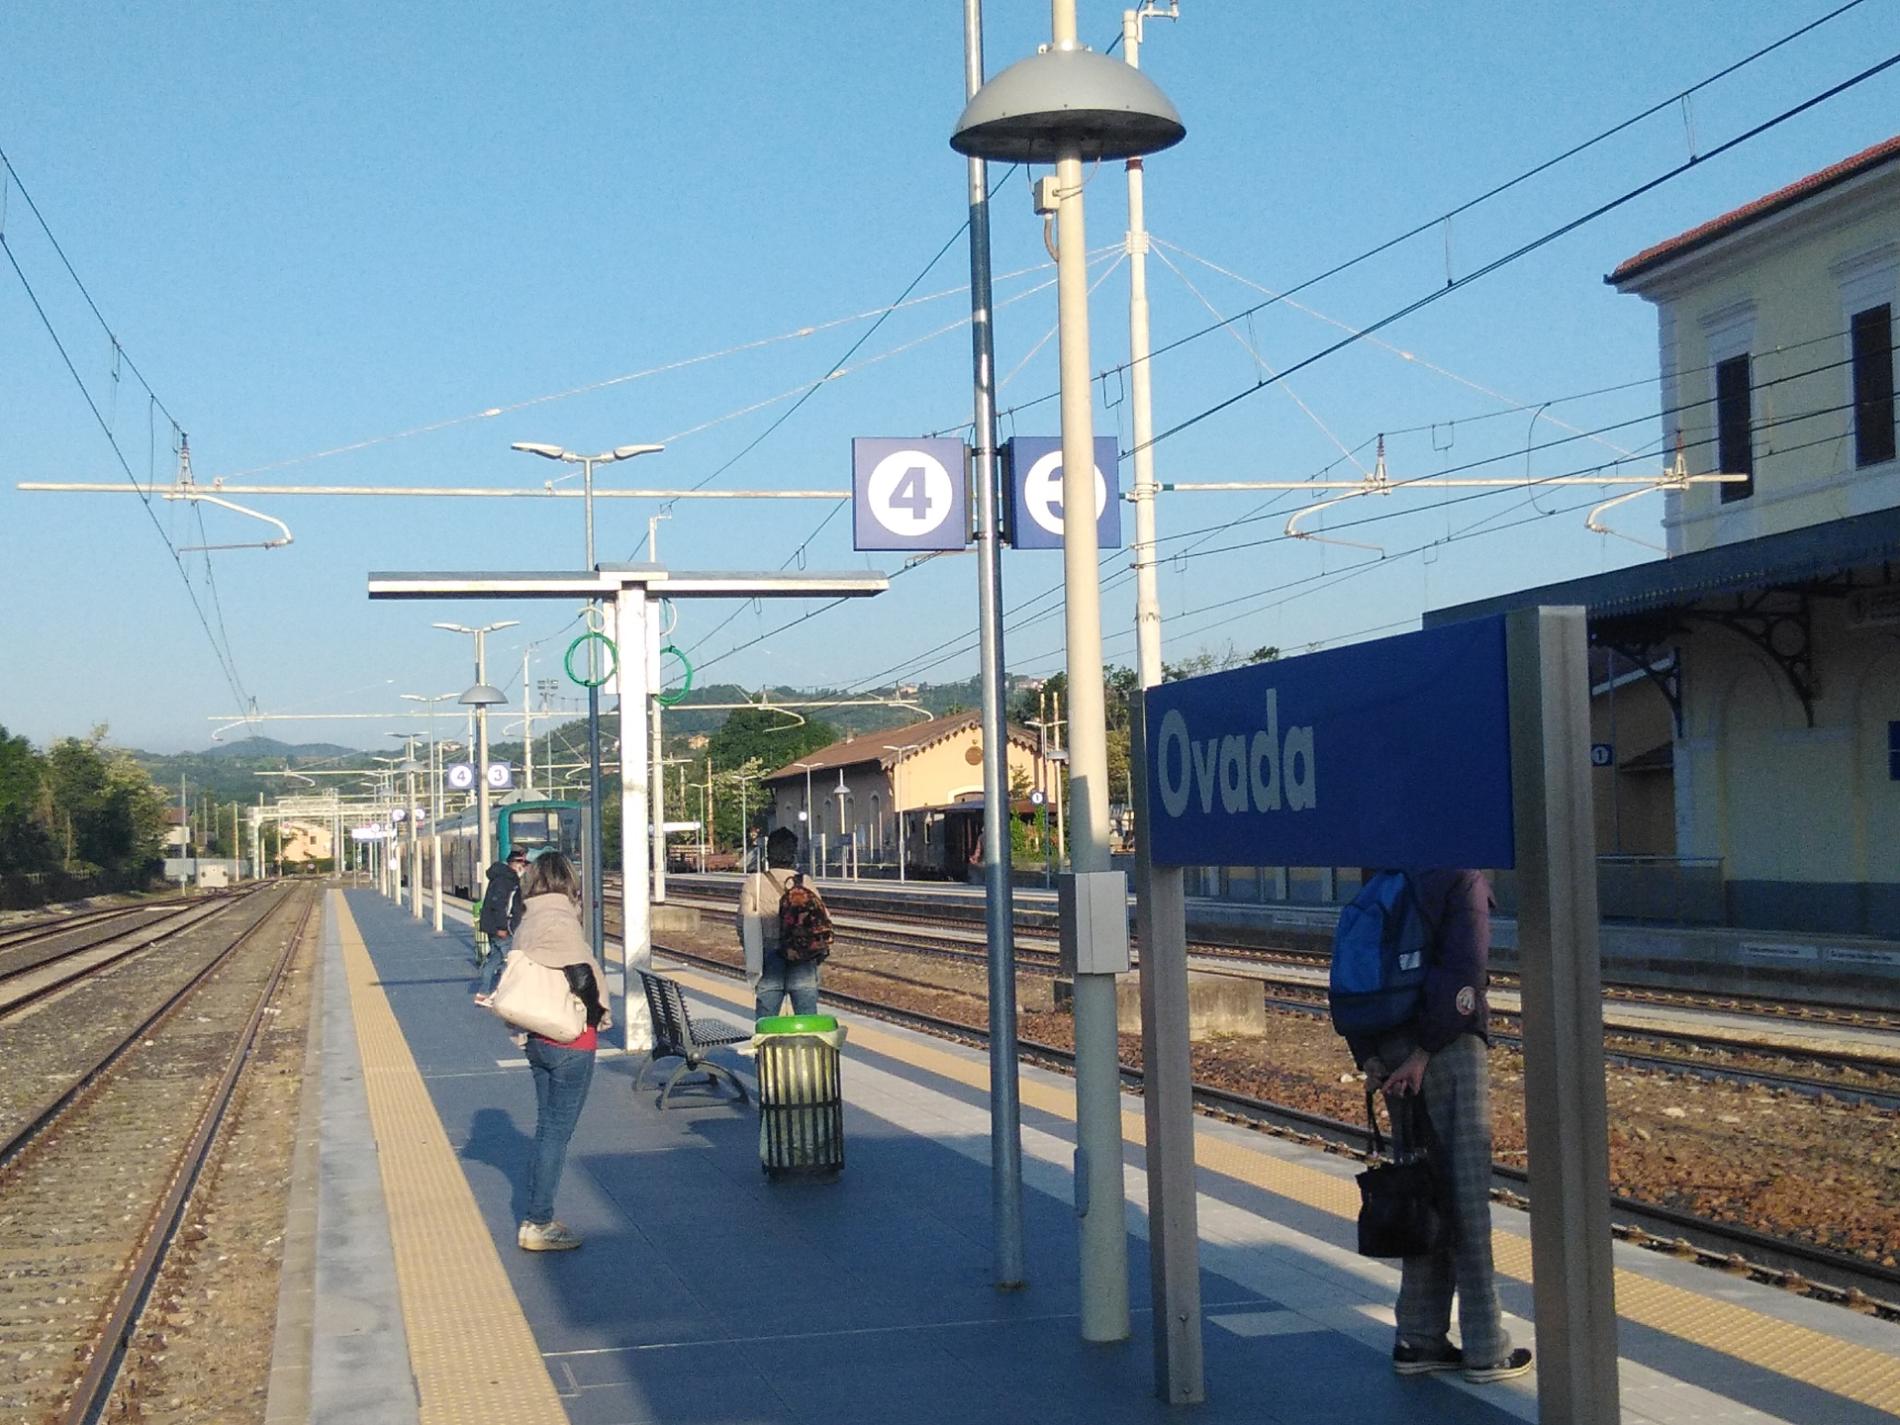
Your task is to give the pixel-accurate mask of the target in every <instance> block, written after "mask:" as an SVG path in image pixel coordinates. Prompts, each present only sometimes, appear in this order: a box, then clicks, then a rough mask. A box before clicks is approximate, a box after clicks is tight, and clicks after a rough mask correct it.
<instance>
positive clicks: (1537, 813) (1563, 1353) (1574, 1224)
mask: <svg viewBox="0 0 1900 1425" xmlns="http://www.w3.org/2000/svg"><path fill="white" fill-rule="evenodd" d="M1584 628H1585V625H1584V611H1583V610H1582V609H1580V608H1574V607H1571V608H1537V609H1519V610H1517V611H1516V612H1514V613H1511V614H1508V615H1506V619H1505V660H1506V666H1507V668H1508V670H1509V677H1510V719H1511V785H1512V788H1513V796H1514V802H1515V805H1514V807H1513V820H1514V822H1515V824H1516V835H1517V885H1518V909H1517V927H1518V956H1519V960H1520V962H1521V964H1522V966H1523V991H1524V1108H1525V1113H1524V1119H1525V1123H1526V1125H1527V1127H1526V1136H1527V1138H1528V1144H1527V1146H1528V1148H1529V1150H1530V1153H1529V1157H1530V1163H1529V1167H1530V1191H1531V1203H1532V1208H1531V1257H1532V1263H1533V1266H1534V1267H1535V1272H1534V1274H1533V1277H1532V1301H1533V1303H1534V1304H1535V1307H1536V1312H1535V1316H1536V1321H1537V1354H1538V1357H1539V1360H1538V1363H1537V1418H1538V1419H1539V1420H1554V1421H1562V1422H1564V1425H1615V1422H1616V1421H1618V1420H1620V1419H1621V1418H1622V1414H1621V1408H1620V1405H1619V1403H1618V1398H1617V1356H1616V1281H1615V1264H1614V1262H1613V1261H1612V1259H1611V1254H1610V1197H1609V1188H1608V1183H1609V1176H1610V1164H1609V1113H1608V1108H1607V1105H1606V1102H1605V1097H1606V1093H1605V1088H1604V1083H1603V981H1602V973H1601V969H1600V967H1599V964H1598V959H1597V952H1598V945H1597V875H1596V827H1595V815H1594V811H1593V809H1592V805H1591V798H1590V758H1589V747H1590V673H1589V661H1588V651H1587V648H1586V643H1585V634H1584Z"/></svg>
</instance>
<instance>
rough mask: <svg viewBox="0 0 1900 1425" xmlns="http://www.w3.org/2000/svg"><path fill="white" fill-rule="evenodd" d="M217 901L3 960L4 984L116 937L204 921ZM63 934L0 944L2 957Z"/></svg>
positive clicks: (0, 973)
mask: <svg viewBox="0 0 1900 1425" xmlns="http://www.w3.org/2000/svg"><path fill="white" fill-rule="evenodd" d="M215 904H216V902H213V901H198V902H194V903H192V904H189V905H178V906H172V907H170V908H169V909H167V910H166V911H164V912H163V913H162V914H160V915H159V916H157V917H156V918H154V919H152V920H147V921H144V922H142V923H140V924H138V925H121V926H113V927H110V928H107V929H105V930H104V932H103V933H101V934H94V935H93V937H92V938H91V939H88V940H84V941H82V942H80V943H79V944H77V945H64V946H61V947H60V948H59V949H57V950H49V951H47V952H46V953H44V954H42V955H40V956H39V958H37V959H25V960H19V961H6V962H4V963H0V984H5V983H6V982H7V981H9V980H17V979H20V978H21V977H23V976H25V975H30V974H32V973H33V972H34V971H35V970H43V969H45V968H46V967H47V966H48V965H57V964H58V963H59V962H60V961H61V960H70V959H71V958H72V957H73V956H75V955H83V954H85V953H86V952H87V951H88V950H96V949H98V948H99V947H100V946H101V945H110V944H111V943H112V942H113V941H115V940H125V939H129V938H130V937H132V936H134V935H138V934H141V933H142V932H144V931H148V930H155V929H157V928H159V927H160V926H165V925H175V922H178V921H181V920H183V921H184V924H185V925H186V926H191V925H197V924H200V923H202V922H203V921H205V920H208V919H210V918H211V916H212V915H215V914H216V913H217V912H216V910H214V909H211V907H213V906H215ZM198 910H204V911H206V914H204V915H201V916H197V917H196V918H194V919H189V920H187V919H185V918H186V917H188V916H191V915H192V913H193V912H194V911H198ZM78 928H79V929H87V928H88V927H84V926H81V927H78ZM91 929H93V930H97V929H99V927H97V926H94V927H91ZM167 933H170V932H167ZM59 938H60V935H59V932H58V931H54V932H53V933H52V934H49V935H38V936H34V937H32V938H31V939H29V940H25V941H16V942H14V943H13V944H12V945H9V946H3V947H0V957H4V956H6V955H8V954H9V953H18V952H21V951H22V950H24V951H25V953H26V954H28V955H31V954H32V953H33V951H32V949H31V948H28V947H32V946H33V945H34V942H35V941H51V940H57V939H59ZM16 1003H20V1004H27V1003H31V1001H30V1000H19V1001H16ZM10 1007H11V1006H10V1005H8V1006H0V1009H5V1008H10Z"/></svg>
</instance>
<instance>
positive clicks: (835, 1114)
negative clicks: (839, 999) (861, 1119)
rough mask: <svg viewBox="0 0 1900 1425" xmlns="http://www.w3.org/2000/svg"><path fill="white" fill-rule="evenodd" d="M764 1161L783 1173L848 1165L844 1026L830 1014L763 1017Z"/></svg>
mask: <svg viewBox="0 0 1900 1425" xmlns="http://www.w3.org/2000/svg"><path fill="white" fill-rule="evenodd" d="M752 1042H753V1044H754V1045H755V1046H756V1047H757V1049H758V1070H759V1166H760V1167H761V1168H763V1169H764V1170H765V1175H766V1176H767V1177H768V1178H771V1179H772V1180H773V1181H777V1180H778V1179H780V1178H835V1177H836V1176H837V1175H838V1174H839V1173H840V1172H842V1171H843V1170H844V1089H843V1086H842V1083H841V1081H840V1077H839V1054H838V1048H839V1046H840V1045H841V1044H842V1043H843V1042H844V1031H843V1030H842V1029H840V1028H839V1027H838V1021H837V1020H835V1019H833V1018H832V1017H831V1016H830V1015H828V1014H785V1015H772V1016H769V1017H768V1018H765V1019H761V1020H760V1021H759V1022H758V1028H757V1032H756V1033H755V1034H754V1036H753V1039H752Z"/></svg>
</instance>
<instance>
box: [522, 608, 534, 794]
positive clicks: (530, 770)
mask: <svg viewBox="0 0 1900 1425" xmlns="http://www.w3.org/2000/svg"><path fill="white" fill-rule="evenodd" d="M533 651H534V650H533V646H532V645H529V646H528V647H525V648H523V649H522V650H521V731H522V741H523V742H525V743H526V744H527V748H528V750H527V753H526V754H525V755H524V756H523V758H522V768H521V777H522V782H523V784H524V785H525V786H526V787H527V789H528V790H529V791H530V792H532V791H533V790H534V698H533V696H532V694H531V693H530V691H529V690H530V689H531V688H533V687H534V684H533V683H531V682H529V681H528V659H529V657H530V656H531V655H532V653H533Z"/></svg>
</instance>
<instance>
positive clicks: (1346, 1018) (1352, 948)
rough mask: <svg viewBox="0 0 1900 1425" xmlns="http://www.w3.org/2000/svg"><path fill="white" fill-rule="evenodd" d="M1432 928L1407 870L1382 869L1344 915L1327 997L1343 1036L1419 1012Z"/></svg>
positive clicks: (1393, 1025) (1379, 1028)
mask: <svg viewBox="0 0 1900 1425" xmlns="http://www.w3.org/2000/svg"><path fill="white" fill-rule="evenodd" d="M1432 939H1433V935H1432V928H1431V926H1430V925H1429V924H1427V923H1426V920H1425V911H1424V908H1423V907H1422V906H1420V905H1419V903H1418V893H1417V892H1416V891H1414V890H1413V889H1412V880H1411V877H1409V876H1407V875H1406V874H1405V872H1403V871H1381V872H1379V873H1378V874H1377V875H1376V876H1374V877H1373V878H1372V879H1371V880H1369V881H1367V882H1366V883H1365V885H1364V886H1363V887H1362V888H1361V889H1360V892H1359V894H1358V895H1356V896H1354V897H1353V900H1352V903H1351V904H1350V905H1348V906H1347V907H1346V908H1345V909H1344V910H1342V911H1340V913H1339V926H1338V928H1337V929H1336V930H1335V931H1334V932H1333V970H1332V981H1331V984H1330V985H1329V986H1328V990H1327V1000H1328V1003H1329V1004H1330V1005H1331V1007H1332V1012H1333V1028H1334V1029H1335V1030H1337V1031H1338V1032H1339V1033H1340V1034H1348V1035H1352V1034H1356V1035H1376V1034H1384V1033H1386V1032H1387V1031H1389V1030H1393V1029H1397V1028H1398V1027H1399V1026H1400V1025H1402V1024H1404V1023H1405V1022H1406V1021H1408V1020H1410V1019H1411V1018H1412V1017H1413V1016H1414V1015H1416V1014H1417V1013H1418V1006H1419V1000H1420V998H1421V997H1422V996H1423V994H1424V990H1425V973H1426V971H1427V970H1429V969H1430V968H1431V962H1432V958H1433V956H1432Z"/></svg>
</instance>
